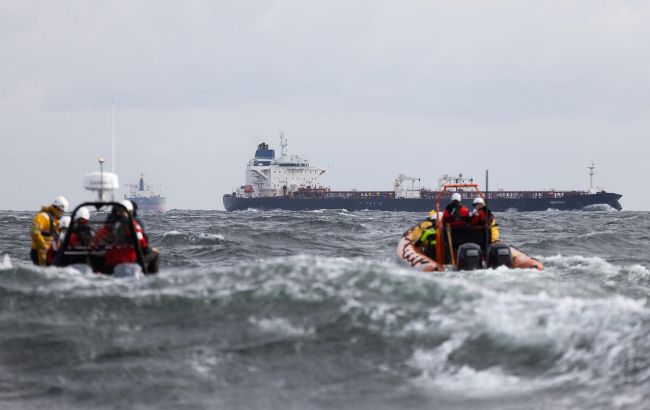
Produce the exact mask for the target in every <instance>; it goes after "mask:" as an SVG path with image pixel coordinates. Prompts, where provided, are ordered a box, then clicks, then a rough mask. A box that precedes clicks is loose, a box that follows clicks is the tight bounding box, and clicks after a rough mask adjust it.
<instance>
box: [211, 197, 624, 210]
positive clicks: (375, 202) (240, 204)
mask: <svg viewBox="0 0 650 410" xmlns="http://www.w3.org/2000/svg"><path fill="white" fill-rule="evenodd" d="M621 197H622V196H621V195H619V194H614V193H609V192H599V193H596V194H582V195H572V196H567V197H564V198H514V199H511V198H494V199H490V200H489V203H488V206H489V207H490V209H492V210H493V211H495V212H505V211H523V212H529V211H546V210H549V209H557V210H561V211H570V210H582V209H584V208H586V207H590V206H596V205H609V206H610V207H612V208H614V209H617V210H621V209H622V207H621V204H620V203H619V199H621ZM463 203H464V205H466V206H468V207H469V208H471V200H464V201H463ZM223 205H224V207H225V208H226V211H238V210H245V209H258V210H273V209H284V210H289V211H313V210H318V209H345V210H348V211H363V210H371V211H405V212H427V211H430V210H431V209H434V208H435V207H436V201H435V200H433V199H409V198H305V197H290V196H279V197H263V198H242V197H236V196H233V195H224V197H223ZM441 206H442V205H441Z"/></svg>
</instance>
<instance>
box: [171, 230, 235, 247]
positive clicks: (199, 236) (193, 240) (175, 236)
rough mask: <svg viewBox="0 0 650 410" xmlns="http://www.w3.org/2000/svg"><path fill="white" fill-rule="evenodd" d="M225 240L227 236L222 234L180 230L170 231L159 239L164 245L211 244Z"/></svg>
mask: <svg viewBox="0 0 650 410" xmlns="http://www.w3.org/2000/svg"><path fill="white" fill-rule="evenodd" d="M224 241H225V237H224V236H223V235H221V234H215V233H205V232H180V231H176V230H174V231H168V232H165V233H164V234H163V235H162V238H161V239H160V240H159V242H160V244H162V245H175V244H196V245H211V244H220V243H223V242H224Z"/></svg>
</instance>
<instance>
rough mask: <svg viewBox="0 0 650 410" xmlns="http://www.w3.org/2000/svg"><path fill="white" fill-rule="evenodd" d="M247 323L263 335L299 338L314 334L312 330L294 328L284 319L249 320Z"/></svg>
mask: <svg viewBox="0 0 650 410" xmlns="http://www.w3.org/2000/svg"><path fill="white" fill-rule="evenodd" d="M248 321H249V322H250V323H252V324H255V325H256V326H257V327H258V328H259V329H260V330H262V331H263V332H265V333H272V334H279V335H281V336H287V337H301V336H307V335H310V334H312V333H313V332H314V329H311V328H308V329H304V328H302V327H299V326H295V325H293V324H292V323H291V322H290V321H289V320H287V319H284V318H273V319H256V318H250V319H249V320H248Z"/></svg>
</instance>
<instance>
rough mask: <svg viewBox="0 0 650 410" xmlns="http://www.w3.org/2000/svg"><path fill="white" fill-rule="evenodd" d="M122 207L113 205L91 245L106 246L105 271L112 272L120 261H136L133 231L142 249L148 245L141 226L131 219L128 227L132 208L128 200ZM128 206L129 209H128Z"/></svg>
mask: <svg viewBox="0 0 650 410" xmlns="http://www.w3.org/2000/svg"><path fill="white" fill-rule="evenodd" d="M123 205H124V206H123V207H114V208H113V210H112V211H111V213H110V215H109V216H108V218H106V222H105V223H104V226H102V227H101V228H99V229H98V230H97V233H96V234H95V236H94V237H93V240H92V242H91V245H92V246H93V247H102V246H105V247H106V256H105V259H104V267H105V270H106V273H112V272H113V269H114V268H115V266H117V265H119V264H120V263H137V261H138V256H137V253H136V250H135V248H134V247H133V232H135V235H136V238H137V240H138V242H139V244H140V248H142V249H143V250H144V249H145V248H147V247H148V246H149V244H148V243H147V240H146V238H145V237H144V234H143V233H142V228H141V227H140V225H139V224H138V223H137V222H136V221H135V220H132V224H133V226H131V227H129V212H130V210H132V209H133V205H131V203H130V201H129V202H128V203H126V201H124V202H123ZM129 208H130V209H129Z"/></svg>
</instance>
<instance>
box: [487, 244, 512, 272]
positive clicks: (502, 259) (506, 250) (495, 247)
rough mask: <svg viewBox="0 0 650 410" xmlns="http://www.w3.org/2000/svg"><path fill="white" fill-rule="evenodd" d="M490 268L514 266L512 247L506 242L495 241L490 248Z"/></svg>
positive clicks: (488, 260)
mask: <svg viewBox="0 0 650 410" xmlns="http://www.w3.org/2000/svg"><path fill="white" fill-rule="evenodd" d="M487 266H488V268H493V269H494V268H497V267H499V266H507V267H509V268H512V252H510V247H509V246H508V245H506V244H505V243H501V242H495V243H493V244H492V245H490V247H489V248H488V259H487Z"/></svg>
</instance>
